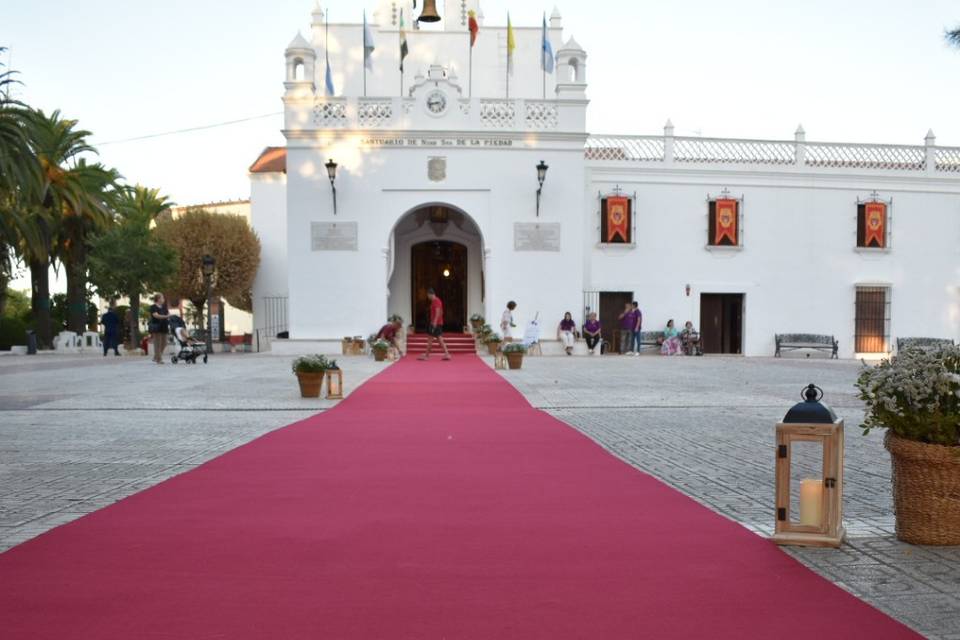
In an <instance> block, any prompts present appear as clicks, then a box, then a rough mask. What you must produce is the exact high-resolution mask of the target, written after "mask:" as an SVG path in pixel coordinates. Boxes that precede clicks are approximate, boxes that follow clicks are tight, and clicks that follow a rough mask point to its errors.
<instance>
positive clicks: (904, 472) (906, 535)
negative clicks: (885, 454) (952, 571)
mask: <svg viewBox="0 0 960 640" xmlns="http://www.w3.org/2000/svg"><path fill="white" fill-rule="evenodd" d="M884 445H885V446H886V448H887V451H889V452H890V458H891V461H892V462H893V502H894V511H895V512H896V515H897V538H899V539H900V540H903V541H904V542H909V543H912V544H927V545H960V447H945V446H942V445H938V444H925V443H923V442H915V441H913V440H906V439H904V438H900V437H898V436H896V435H894V434H893V432H891V431H888V432H887V434H886V436H885V438H884Z"/></svg>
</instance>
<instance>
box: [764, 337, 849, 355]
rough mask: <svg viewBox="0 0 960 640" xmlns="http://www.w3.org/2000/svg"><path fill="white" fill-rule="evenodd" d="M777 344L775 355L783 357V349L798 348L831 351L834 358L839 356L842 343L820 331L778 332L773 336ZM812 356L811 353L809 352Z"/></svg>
mask: <svg viewBox="0 0 960 640" xmlns="http://www.w3.org/2000/svg"><path fill="white" fill-rule="evenodd" d="M773 339H774V341H775V342H776V344H777V350H776V351H775V352H774V354H773V357H774V358H779V357H781V353H782V352H783V351H795V350H797V349H814V350H817V351H829V352H830V357H831V358H832V359H834V360H836V359H837V358H839V357H840V356H839V355H838V351H839V349H840V343H838V342H837V339H836V338H834V337H833V336H827V335H821V334H818V333H777V334H774V336H773ZM807 357H808V358H809V357H810V354H807Z"/></svg>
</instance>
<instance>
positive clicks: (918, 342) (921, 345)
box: [897, 338, 954, 353]
mask: <svg viewBox="0 0 960 640" xmlns="http://www.w3.org/2000/svg"><path fill="white" fill-rule="evenodd" d="M953 344H954V342H953V340H951V339H950V338H897V353H900V352H901V351H903V350H904V349H931V348H933V347H952V346H953Z"/></svg>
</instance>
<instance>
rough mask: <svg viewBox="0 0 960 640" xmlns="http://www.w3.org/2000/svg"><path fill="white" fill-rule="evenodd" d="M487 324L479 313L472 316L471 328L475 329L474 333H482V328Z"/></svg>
mask: <svg viewBox="0 0 960 640" xmlns="http://www.w3.org/2000/svg"><path fill="white" fill-rule="evenodd" d="M485 323H486V320H485V319H484V317H483V316H482V315H480V314H479V313H475V314H473V315H472V316H470V328H471V329H473V332H474V333H477V332H479V331H480V328H481V327H483V325H484V324H485Z"/></svg>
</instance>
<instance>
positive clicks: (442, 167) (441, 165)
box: [427, 156, 447, 182]
mask: <svg viewBox="0 0 960 640" xmlns="http://www.w3.org/2000/svg"><path fill="white" fill-rule="evenodd" d="M427 177H428V178H430V182H443V181H444V180H446V179H447V159H446V158H443V157H436V156H435V157H432V158H430V160H429V161H428V162H427Z"/></svg>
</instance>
